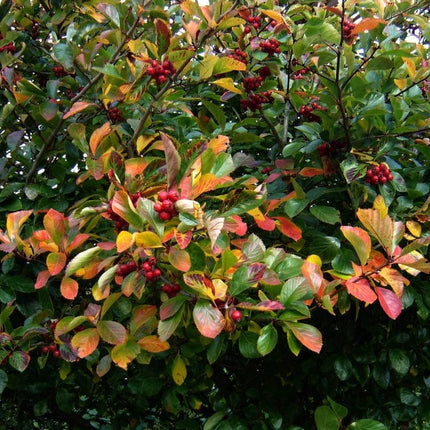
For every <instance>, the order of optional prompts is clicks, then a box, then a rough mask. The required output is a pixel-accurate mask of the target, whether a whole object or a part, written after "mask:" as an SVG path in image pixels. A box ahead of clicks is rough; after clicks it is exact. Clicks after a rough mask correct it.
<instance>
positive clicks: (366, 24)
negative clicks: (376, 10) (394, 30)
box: [351, 18, 387, 36]
mask: <svg viewBox="0 0 430 430" xmlns="http://www.w3.org/2000/svg"><path fill="white" fill-rule="evenodd" d="M386 23H387V21H385V19H381V18H364V19H363V20H362V21H360V22H358V23H357V24H356V25H355V27H354V29H353V30H352V31H351V36H355V35H356V34H359V33H363V31H366V30H373V29H374V28H376V27H378V25H379V24H386Z"/></svg>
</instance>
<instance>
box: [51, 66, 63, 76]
mask: <svg viewBox="0 0 430 430" xmlns="http://www.w3.org/2000/svg"><path fill="white" fill-rule="evenodd" d="M52 71H53V72H54V75H55V76H56V77H57V78H61V77H62V76H66V75H67V72H66V71H65V70H64V67H63V66H54V67H53V68H52Z"/></svg>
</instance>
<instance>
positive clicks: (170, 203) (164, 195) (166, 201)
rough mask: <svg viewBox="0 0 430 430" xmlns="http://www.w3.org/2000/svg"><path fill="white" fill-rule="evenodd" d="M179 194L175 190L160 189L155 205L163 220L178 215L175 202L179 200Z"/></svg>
mask: <svg viewBox="0 0 430 430" xmlns="http://www.w3.org/2000/svg"><path fill="white" fill-rule="evenodd" d="M178 199H179V195H178V192H177V191H175V190H170V191H160V192H159V193H158V202H157V203H155V205H154V210H155V212H157V213H158V217H159V218H160V219H161V220H162V221H169V220H170V219H172V218H173V217H174V216H176V215H178V212H177V211H176V209H175V202H176V201H178Z"/></svg>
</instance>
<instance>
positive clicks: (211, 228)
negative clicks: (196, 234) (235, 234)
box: [206, 217, 224, 251]
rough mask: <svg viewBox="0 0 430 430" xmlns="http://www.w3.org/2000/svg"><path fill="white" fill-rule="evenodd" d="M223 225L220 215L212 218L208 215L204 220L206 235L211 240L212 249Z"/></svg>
mask: <svg viewBox="0 0 430 430" xmlns="http://www.w3.org/2000/svg"><path fill="white" fill-rule="evenodd" d="M223 227H224V218H221V217H218V218H212V217H210V218H208V219H207V220H206V228H207V231H208V236H209V238H210V240H211V246H212V251H214V250H215V247H216V241H217V239H218V237H219V235H220V234H221V232H222V228H223Z"/></svg>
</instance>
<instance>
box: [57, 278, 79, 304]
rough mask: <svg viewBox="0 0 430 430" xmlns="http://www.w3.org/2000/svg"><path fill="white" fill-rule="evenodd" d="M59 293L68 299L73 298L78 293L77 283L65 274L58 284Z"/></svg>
mask: <svg viewBox="0 0 430 430" xmlns="http://www.w3.org/2000/svg"><path fill="white" fill-rule="evenodd" d="M60 291H61V295H62V296H63V297H64V298H65V299H68V300H74V299H75V298H76V296H77V295H78V291H79V284H78V283H77V282H76V281H75V280H74V279H72V278H69V277H68V276H65V277H64V278H63V279H62V280H61V284H60Z"/></svg>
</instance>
